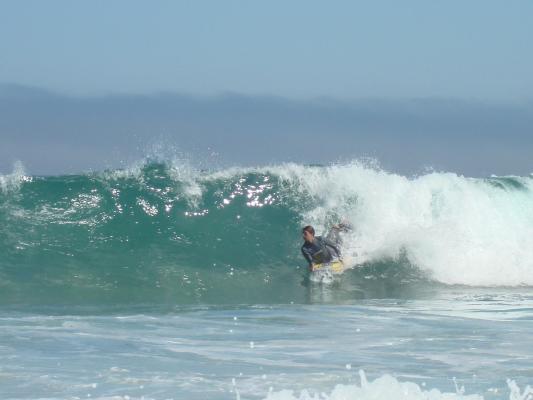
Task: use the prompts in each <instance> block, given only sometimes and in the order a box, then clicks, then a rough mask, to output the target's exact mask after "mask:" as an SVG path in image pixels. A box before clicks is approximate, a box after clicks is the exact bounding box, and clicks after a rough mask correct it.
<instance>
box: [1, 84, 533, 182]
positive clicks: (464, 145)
mask: <svg viewBox="0 0 533 400" xmlns="http://www.w3.org/2000/svg"><path fill="white" fill-rule="evenodd" d="M531 126H533V102H531V101H529V102H526V101H524V102H481V101H468V100H461V99H436V98H433V99H430V98H426V99H405V100H385V99H359V100H350V101H348V100H335V99H331V98H330V99H327V98H322V99H314V100H290V99H284V98H282V97H273V96H246V95H239V94H226V95H218V96H191V95H184V94H179V93H161V94H152V95H108V96H67V95H64V94H58V93H54V92H50V91H47V90H43V89H40V88H34V87H26V86H21V85H0V132H1V135H0V172H2V173H8V172H10V171H11V170H12V168H13V164H14V162H16V161H20V162H22V163H23V165H24V166H25V168H26V170H27V171H28V172H29V173H32V174H47V175H49V174H64V173H76V172H81V171H87V170H100V169H104V168H117V167H124V166H127V165H129V164H132V163H134V162H136V161H139V160H141V159H143V158H144V157H146V156H150V155H154V154H156V153H159V154H158V155H159V156H160V157H162V158H169V159H170V158H173V157H178V158H186V159H188V161H189V162H190V163H191V164H193V165H196V166H199V167H205V168H211V167H225V166H230V165H243V166H253V165H265V164H273V163H281V162H297V163H305V164H329V163H334V162H348V161H351V160H356V159H366V158H373V159H376V160H378V161H379V163H380V164H381V165H382V166H383V167H384V168H385V169H387V170H390V171H394V172H398V173H401V174H407V175H410V174H415V173H422V172H424V171H426V170H427V169H435V170H437V171H447V172H454V173H458V174H464V175H468V176H488V175H491V174H496V175H509V174H516V175H524V174H529V173H531V172H533V168H531V163H530V157H529V156H530V151H529V149H530V148H531V146H532V144H533V143H532V142H533V139H532V138H531V135H530V127H531ZM154 149H155V150H154Z"/></svg>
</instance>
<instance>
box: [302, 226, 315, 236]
mask: <svg viewBox="0 0 533 400" xmlns="http://www.w3.org/2000/svg"><path fill="white" fill-rule="evenodd" d="M304 232H309V233H310V234H311V235H313V236H315V228H313V227H312V226H311V225H307V226H304V227H303V228H302V233H304Z"/></svg>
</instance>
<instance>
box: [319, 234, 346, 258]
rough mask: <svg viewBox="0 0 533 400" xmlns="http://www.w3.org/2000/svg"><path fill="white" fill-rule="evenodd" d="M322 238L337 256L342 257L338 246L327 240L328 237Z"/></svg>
mask: <svg viewBox="0 0 533 400" xmlns="http://www.w3.org/2000/svg"><path fill="white" fill-rule="evenodd" d="M322 240H323V241H324V243H325V244H326V245H328V246H329V247H331V248H332V249H333V250H335V253H337V257H339V258H342V255H341V249H340V248H339V246H337V245H336V244H335V243H334V242H332V241H331V240H329V239H328V238H323V239H322Z"/></svg>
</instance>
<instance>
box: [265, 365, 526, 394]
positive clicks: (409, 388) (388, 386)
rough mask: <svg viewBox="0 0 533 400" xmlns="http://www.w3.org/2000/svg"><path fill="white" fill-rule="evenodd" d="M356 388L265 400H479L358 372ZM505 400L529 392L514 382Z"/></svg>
mask: <svg viewBox="0 0 533 400" xmlns="http://www.w3.org/2000/svg"><path fill="white" fill-rule="evenodd" d="M359 375H360V379H361V383H360V385H357V384H354V385H337V386H335V388H334V389H333V390H332V391H331V393H329V394H328V393H312V392H310V391H307V390H304V391H301V392H300V393H299V394H295V393H294V391H293V390H281V391H276V392H275V391H272V392H270V393H268V395H267V397H265V400H366V399H368V400H391V399H395V400H461V399H464V400H483V398H484V397H483V396H482V395H480V394H470V395H467V394H465V390H464V388H456V392H455V393H450V392H441V391H440V390H438V389H430V390H426V389H424V388H423V387H420V386H419V385H417V384H416V383H413V382H400V381H399V380H397V379H396V378H394V377H392V376H390V375H383V376H381V377H379V378H377V379H376V380H374V381H368V380H367V379H366V376H365V373H364V372H363V371H359ZM507 384H508V386H509V390H510V394H509V400H530V399H531V398H533V390H532V389H531V388H530V387H529V386H527V387H526V388H525V389H524V391H523V392H521V391H520V389H519V387H518V386H517V385H516V383H515V382H514V381H511V380H509V381H508V382H507Z"/></svg>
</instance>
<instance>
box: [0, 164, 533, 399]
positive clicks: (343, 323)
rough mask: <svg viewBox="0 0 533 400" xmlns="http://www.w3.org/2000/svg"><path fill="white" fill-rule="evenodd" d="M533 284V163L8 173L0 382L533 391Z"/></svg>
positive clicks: (479, 394)
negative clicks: (311, 248) (505, 168)
mask: <svg viewBox="0 0 533 400" xmlns="http://www.w3.org/2000/svg"><path fill="white" fill-rule="evenodd" d="M340 221H348V222H349V223H350V224H351V225H352V228H353V229H352V230H351V231H349V232H346V233H344V234H343V237H342V239H343V245H342V250H343V256H344V258H345V260H346V261H347V264H348V265H349V267H350V268H349V269H348V270H347V271H346V272H345V273H344V274H342V275H339V276H335V277H334V278H333V279H331V280H328V281H322V282H317V281H315V280H313V279H312V278H310V276H309V273H308V272H307V269H306V265H305V260H304V259H303V257H302V256H301V254H300V246H301V244H302V239H301V228H302V227H303V226H304V225H307V224H311V225H313V226H314V227H315V229H316V231H317V232H318V233H319V234H325V233H326V232H327V231H328V229H329V228H330V227H331V226H332V225H333V224H336V223H338V222H340ZM532 287H533V177H532V176H504V177H499V176H492V177H485V178H471V177H465V176H460V175H457V174H455V173H451V172H436V171H428V172H425V173H423V174H419V175H416V176H402V175H400V174H396V173H393V172H389V171H384V170H382V169H380V168H379V167H378V166H377V165H375V164H373V163H364V162H357V161H354V162H349V163H343V164H336V165H329V166H312V165H311V166H309V165H299V164H279V165H272V166H267V167H257V168H244V167H233V168H221V169H218V170H199V169H196V168H193V167H191V166H190V164H188V163H186V162H182V161H143V162H139V163H138V164H136V165H133V166H130V167H129V168H125V169H116V170H107V171H95V172H88V173H84V174H79V175H63V176H60V175H58V176H32V175H28V174H26V173H25V172H24V168H23V167H22V166H21V165H18V166H17V167H16V168H15V169H14V171H13V172H12V173H10V174H5V175H0V398H1V399H87V398H90V399H115V400H118V399H121V400H126V399H145V400H148V399H187V400H189V399H190V400H196V399H242V400H244V399H269V400H289V399H300V400H311V399H313V400H319V399H332V400H341V399H343V400H348V399H363V400H366V399H373V400H381V399H387V400H389V399H406V400H407V399H409V400H411V399H431V400H440V399H470V400H475V399H476V400H477V399H510V400H528V399H533V389H532V388H531V387H530V386H529V385H532V384H533V345H532V343H533V293H532V291H531V289H532Z"/></svg>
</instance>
